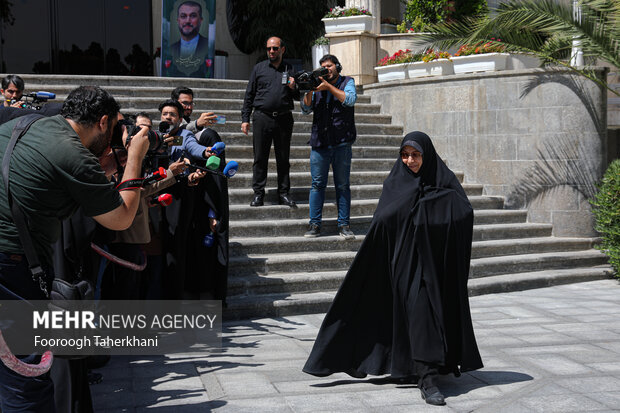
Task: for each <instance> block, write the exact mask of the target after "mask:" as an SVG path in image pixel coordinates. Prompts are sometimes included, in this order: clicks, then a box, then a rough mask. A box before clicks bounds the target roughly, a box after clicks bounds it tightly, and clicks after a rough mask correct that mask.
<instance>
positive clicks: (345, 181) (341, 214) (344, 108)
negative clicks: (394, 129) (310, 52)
mask: <svg viewBox="0 0 620 413" xmlns="http://www.w3.org/2000/svg"><path fill="white" fill-rule="evenodd" d="M319 62H320V64H321V67H323V68H325V69H327V71H328V74H327V75H326V76H323V77H321V78H320V79H321V84H320V85H318V86H317V87H316V88H315V89H314V90H313V91H311V92H308V93H306V95H305V96H304V98H303V101H302V105H301V109H302V112H303V113H305V114H309V113H310V112H312V111H314V116H313V118H312V134H311V136H310V142H309V143H310V146H312V151H311V153H310V173H311V175H312V188H310V225H309V228H308V232H306V233H305V234H304V236H305V237H318V236H319V235H320V233H321V220H322V215H323V203H324V202H325V187H326V186H327V176H328V174H329V165H330V164H331V166H332V170H333V172H334V186H335V187H336V205H337V206H338V230H339V232H340V236H341V237H343V238H344V239H354V238H355V234H353V232H352V231H351V229H350V227H349V216H350V212H351V188H350V186H349V175H350V174H351V158H352V151H351V145H353V142H355V138H356V136H357V135H356V130H355V112H354V109H353V106H354V105H355V101H356V100H357V93H356V92H355V81H354V80H353V78H351V77H349V76H341V75H340V72H341V71H342V66H341V65H340V62H339V61H338V58H337V57H336V56H334V55H330V54H327V55H325V56H323V57H322V58H321V60H320V61H319Z"/></svg>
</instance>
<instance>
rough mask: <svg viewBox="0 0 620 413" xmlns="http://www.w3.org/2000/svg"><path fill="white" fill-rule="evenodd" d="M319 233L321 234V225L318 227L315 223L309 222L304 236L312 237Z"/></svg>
mask: <svg viewBox="0 0 620 413" xmlns="http://www.w3.org/2000/svg"><path fill="white" fill-rule="evenodd" d="M319 235H321V227H319V226H318V225H317V224H310V226H309V227H308V232H306V233H305V234H304V237H306V238H314V237H318V236H319Z"/></svg>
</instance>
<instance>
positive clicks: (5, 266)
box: [0, 252, 56, 413]
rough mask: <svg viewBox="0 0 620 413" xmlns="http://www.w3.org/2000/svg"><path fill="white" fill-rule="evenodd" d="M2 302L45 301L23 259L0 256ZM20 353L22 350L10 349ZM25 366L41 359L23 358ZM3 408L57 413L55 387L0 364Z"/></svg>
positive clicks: (44, 378) (0, 404)
mask: <svg viewBox="0 0 620 413" xmlns="http://www.w3.org/2000/svg"><path fill="white" fill-rule="evenodd" d="M0 284H2V286H0V299H2V300H15V299H19V298H20V297H21V298H24V299H37V300H41V299H44V297H43V296H42V293H41V291H40V290H39V286H38V283H35V282H34V281H32V275H30V271H29V270H28V264H27V262H26V259H25V257H24V256H23V255H15V254H13V255H9V254H4V253H2V252H0ZM11 350H12V351H17V352H18V353H19V349H11ZM19 358H20V359H21V360H22V361H24V362H26V363H31V364H32V363H38V362H39V361H40V360H41V356H40V355H35V354H31V355H29V356H20V357H19ZM0 408H1V409H2V412H3V413H9V412H36V413H39V412H46V413H48V412H49V413H53V412H55V411H56V408H55V406H54V384H53V383H52V380H51V378H50V374H49V372H48V373H45V374H43V375H41V376H38V377H24V376H21V375H19V374H17V373H15V372H14V371H12V370H10V369H8V368H7V367H6V366H5V365H4V363H2V362H1V361H0Z"/></svg>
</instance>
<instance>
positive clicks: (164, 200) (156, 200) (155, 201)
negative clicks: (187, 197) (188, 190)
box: [149, 194, 172, 207]
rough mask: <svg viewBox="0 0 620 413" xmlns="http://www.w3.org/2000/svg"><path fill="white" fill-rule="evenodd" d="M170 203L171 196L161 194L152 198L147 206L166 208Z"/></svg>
mask: <svg viewBox="0 0 620 413" xmlns="http://www.w3.org/2000/svg"><path fill="white" fill-rule="evenodd" d="M171 203H172V195H170V194H161V195H159V196H154V197H153V198H151V201H150V202H149V205H150V206H156V205H161V206H164V207H167V206H168V205H170V204H171Z"/></svg>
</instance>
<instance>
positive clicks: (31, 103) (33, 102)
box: [9, 92, 56, 110]
mask: <svg viewBox="0 0 620 413" xmlns="http://www.w3.org/2000/svg"><path fill="white" fill-rule="evenodd" d="M22 99H23V103H22V104H21V105H20V107H22V108H25V109H34V110H40V109H41V106H42V104H43V103H45V102H47V101H48V100H49V99H56V94H55V93H51V92H32V93H28V94H26V95H23V96H22ZM22 99H19V100H18V99H11V100H10V101H9V105H13V104H14V103H15V102H19V101H20V100H22ZM28 99H30V100H28Z"/></svg>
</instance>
